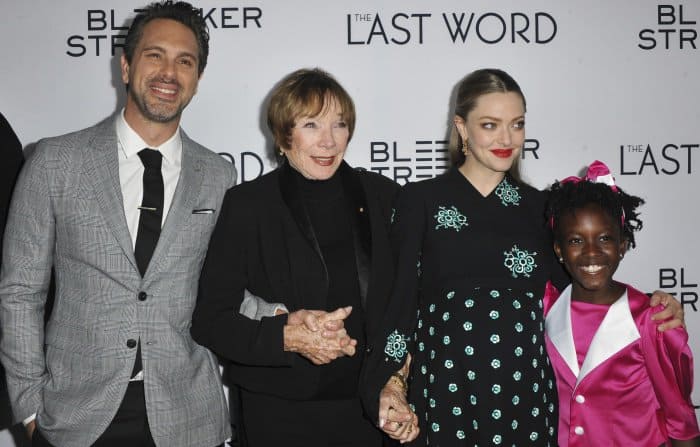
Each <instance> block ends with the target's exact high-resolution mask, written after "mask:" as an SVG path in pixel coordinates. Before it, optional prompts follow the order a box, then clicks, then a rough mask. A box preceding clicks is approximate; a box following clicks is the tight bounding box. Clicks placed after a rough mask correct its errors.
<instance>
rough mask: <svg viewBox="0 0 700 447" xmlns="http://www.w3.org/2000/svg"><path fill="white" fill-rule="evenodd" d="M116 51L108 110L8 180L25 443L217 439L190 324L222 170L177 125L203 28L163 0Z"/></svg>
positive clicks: (220, 424) (199, 67)
mask: <svg viewBox="0 0 700 447" xmlns="http://www.w3.org/2000/svg"><path fill="white" fill-rule="evenodd" d="M125 45H126V47H125V51H124V53H125V54H124V55H123V56H122V58H121V68H122V78H123V80H124V82H125V83H126V85H127V90H128V95H127V96H128V97H127V102H126V106H125V108H124V109H123V110H122V111H121V113H117V114H116V115H115V116H114V117H112V118H109V119H107V120H105V121H103V122H101V123H99V124H97V125H96V126H94V127H91V128H88V129H85V130H81V131H78V132H75V133H71V134H68V135H64V136H61V137H56V138H49V139H45V140H42V141H40V142H39V143H38V144H37V147H36V150H35V152H34V153H33V154H32V156H31V157H30V158H29V160H28V161H27V163H26V165H25V167H24V169H23V171H22V173H21V174H20V178H19V180H18V184H17V188H16V194H15V196H14V198H13V202H12V206H11V209H10V216H9V221H8V226H7V229H6V234H5V246H4V253H3V262H2V273H1V275H0V327H2V341H1V342H0V351H1V352H0V355H1V359H2V362H3V364H4V365H5V367H6V369H7V376H8V386H9V391H10V398H11V401H12V406H13V412H14V416H15V418H16V419H17V420H21V421H24V422H25V424H26V425H27V428H28V430H29V431H30V432H32V431H33V445H41V446H47V445H53V446H60V447H63V446H71V447H79V446H89V445H95V446H134V447H135V446H152V445H158V446H169V447H197V446H201V447H214V446H216V445H221V444H222V443H223V442H224V441H225V439H226V438H227V437H228V436H229V435H230V428H229V423H228V416H227V410H226V402H225V398H224V395H223V390H222V386H221V381H220V378H219V370H218V365H217V361H216V359H215V357H214V356H213V355H212V354H211V353H210V352H209V351H208V350H206V349H204V348H203V347H201V346H199V345H197V344H196V343H195V342H194V341H193V340H192V338H191V337H190V331H189V327H190V319H191V316H192V310H193V307H194V304H195V300H196V294H197V285H198V280H199V273H200V270H201V267H202V263H203V261H204V255H205V251H206V248H207V243H208V241H209V236H210V234H211V231H212V230H213V228H214V224H215V222H216V218H217V216H218V212H219V207H220V204H221V200H222V197H223V195H224V192H225V191H226V189H228V188H229V187H230V186H232V185H233V184H234V183H235V170H234V169H233V166H232V165H231V164H230V163H228V162H227V161H225V160H223V158H221V157H219V156H218V155H216V154H215V153H213V152H210V151H209V150H207V149H206V148H204V147H202V146H200V145H199V144H197V143H195V142H194V141H192V140H190V139H189V138H188V137H187V135H186V134H185V133H184V132H183V131H182V130H181V129H180V128H179V122H180V116H181V113H182V111H183V109H184V108H185V107H186V106H187V104H188V103H189V101H190V100H191V99H192V97H193V96H194V94H195V92H196V90H197V83H198V81H199V78H200V76H201V74H202V71H203V70H204V67H205V65H206V61H207V54H208V32H207V29H206V24H205V22H204V20H203V19H202V18H201V16H200V14H199V11H198V10H197V9H195V8H193V7H192V6H191V5H189V4H188V3H184V2H178V3H172V2H170V1H168V2H164V3H161V4H153V5H151V6H149V7H148V8H146V10H145V11H144V12H142V13H141V14H139V15H138V16H137V18H136V19H135V20H134V21H133V23H132V26H131V29H130V31H129V35H128V37H127V39H126V43H125ZM144 148H150V149H146V150H144ZM52 267H53V268H54V269H55V273H56V301H55V305H54V309H53V312H52V315H51V318H50V320H49V322H48V324H47V326H46V328H44V321H43V313H44V304H45V301H46V293H47V288H48V285H49V278H50V275H51V268H52Z"/></svg>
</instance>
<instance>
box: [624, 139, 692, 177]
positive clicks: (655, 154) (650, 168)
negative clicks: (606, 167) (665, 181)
mask: <svg viewBox="0 0 700 447" xmlns="http://www.w3.org/2000/svg"><path fill="white" fill-rule="evenodd" d="M698 148H700V143H681V144H675V143H667V144H664V145H662V146H652V145H651V144H646V145H644V144H622V145H620V175H644V174H654V175H662V174H663V175H676V174H679V175H680V174H688V175H689V174H692V173H693V165H694V163H695V161H694V159H693V153H694V152H696V151H697V149H698Z"/></svg>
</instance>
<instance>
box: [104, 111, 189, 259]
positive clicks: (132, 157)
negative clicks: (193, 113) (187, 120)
mask: <svg viewBox="0 0 700 447" xmlns="http://www.w3.org/2000/svg"><path fill="white" fill-rule="evenodd" d="M117 140H118V142H119V144H118V146H119V184H120V185H121V189H122V201H123V205H124V215H125V216H126V224H127V226H128V227H129V234H131V242H132V245H133V246H134V247H136V233H137V232H138V228H139V217H140V216H141V211H140V210H139V208H138V207H139V206H141V201H142V200H143V171H144V167H143V163H141V158H139V156H138V153H139V151H140V150H141V149H145V148H150V149H154V150H157V151H160V153H161V154H162V155H163V164H162V166H161V173H162V174H163V187H164V189H163V192H164V194H163V199H164V200H163V221H162V222H161V226H162V225H163V223H164V222H165V218H166V217H167V215H168V211H169V210H170V205H171V204H172V202H173V196H174V195H175V187H176V186H177V181H178V179H179V177H180V166H181V161H182V138H181V137H180V129H179V128H178V130H177V131H176V132H175V133H174V134H173V136H172V137H170V138H169V139H168V140H167V141H166V142H164V143H163V144H161V145H160V146H158V147H150V146H149V145H147V144H146V143H145V142H144V141H143V139H142V138H141V137H140V136H139V134H137V133H136V131H134V130H133V129H132V128H131V126H129V124H128V123H127V122H126V119H124V110H123V109H122V111H121V113H120V114H119V116H118V118H117Z"/></svg>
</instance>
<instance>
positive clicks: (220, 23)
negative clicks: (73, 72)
mask: <svg viewBox="0 0 700 447" xmlns="http://www.w3.org/2000/svg"><path fill="white" fill-rule="evenodd" d="M130 12H133V13H134V14H138V13H139V12H143V9H140V8H139V9H134V10H133V11H130ZM122 13H123V11H115V10H114V9H109V10H104V9H88V10H87V11H86V17H87V30H86V34H73V35H71V36H68V38H67V39H66V45H67V47H68V48H67V49H66V54H67V55H68V56H71V57H82V56H102V55H110V56H114V55H115V54H116V49H117V48H124V40H125V39H126V33H127V31H128V30H129V26H131V20H132V18H131V17H130V18H129V19H125V18H122V17H125V16H126V15H128V13H125V14H122ZM200 14H201V15H202V17H203V18H204V20H205V21H206V22H207V25H208V26H209V31H210V32H212V31H213V30H217V29H236V28H252V27H255V28H262V9H260V8H257V7H243V8H238V7H229V8H209V9H206V10H205V9H203V8H200Z"/></svg>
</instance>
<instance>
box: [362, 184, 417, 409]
mask: <svg viewBox="0 0 700 447" xmlns="http://www.w3.org/2000/svg"><path fill="white" fill-rule="evenodd" d="M424 233H425V209H424V202H423V200H422V198H421V196H420V194H419V191H418V188H416V185H415V184H408V185H407V186H406V187H404V189H403V190H402V191H401V192H400V193H399V195H398V198H397V201H396V205H395V207H394V212H393V215H392V227H391V245H392V251H393V254H394V265H395V267H396V270H395V271H396V274H395V277H394V282H393V288H392V292H391V298H390V300H389V304H388V305H387V312H386V314H385V316H384V319H383V323H382V326H381V328H380V330H379V331H378V334H379V335H378V336H377V337H376V338H375V339H373V340H371V343H370V345H369V355H368V357H367V359H366V362H365V366H364V369H363V372H362V375H361V397H362V401H363V405H364V407H365V411H366V412H367V414H368V415H370V417H372V418H375V419H376V418H377V415H378V413H379V393H380V392H381V390H382V388H383V387H384V384H386V382H387V380H388V379H389V376H391V374H392V373H393V372H395V371H397V370H398V369H400V368H401V366H402V365H403V364H404V362H405V361H406V354H407V353H413V352H414V349H413V344H414V341H413V333H414V332H415V326H416V321H417V311H418V291H419V283H420V277H419V268H420V258H421V248H422V244H423V236H424Z"/></svg>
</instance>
